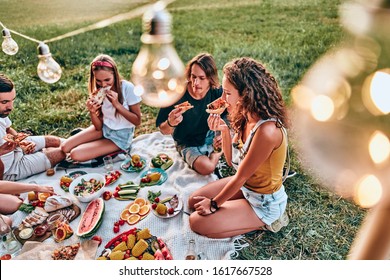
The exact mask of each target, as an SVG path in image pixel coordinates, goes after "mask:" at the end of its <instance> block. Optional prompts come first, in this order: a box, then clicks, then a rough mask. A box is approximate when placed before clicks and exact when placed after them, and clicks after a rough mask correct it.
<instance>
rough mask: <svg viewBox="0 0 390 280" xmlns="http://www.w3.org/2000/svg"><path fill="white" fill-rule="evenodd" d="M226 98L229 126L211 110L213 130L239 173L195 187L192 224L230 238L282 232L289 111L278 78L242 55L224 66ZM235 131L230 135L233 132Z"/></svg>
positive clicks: (201, 231)
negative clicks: (252, 232) (249, 233)
mask: <svg viewBox="0 0 390 280" xmlns="http://www.w3.org/2000/svg"><path fill="white" fill-rule="evenodd" d="M223 74H224V76H223V80H222V87H223V97H224V98H225V99H226V101H227V102H228V103H229V105H230V106H229V108H228V110H229V118H230V126H231V128H232V130H233V132H234V133H232V132H231V130H230V128H229V127H228V126H227V124H226V123H225V122H224V121H223V120H222V119H221V118H220V116H219V115H211V116H210V117H209V119H208V124H209V127H210V129H211V130H214V131H221V132H222V148H223V152H224V154H225V157H226V161H227V163H228V164H229V165H233V167H234V168H235V169H236V171H237V172H236V174H235V175H234V176H231V177H227V178H223V179H220V180H218V181H215V182H211V183H209V184H207V185H206V186H204V187H202V188H201V189H199V190H197V191H195V192H194V193H193V194H192V195H191V196H190V199H189V206H190V207H191V208H193V209H195V211H194V212H193V213H192V214H191V216H190V226H191V229H192V230H193V231H195V232H196V233H198V234H201V235H205V236H208V237H211V238H226V237H232V236H236V235H240V234H244V233H247V232H250V231H253V230H259V229H266V230H270V231H273V232H277V231H279V230H280V229H281V228H282V227H283V226H285V225H287V223H288V216H287V213H286V206H287V194H286V192H285V190H284V186H283V179H284V178H283V166H284V164H285V161H286V156H287V146H288V142H287V133H286V128H285V127H286V125H287V116H286V108H285V105H284V102H283V98H282V95H281V92H280V89H279V87H278V84H277V82H276V80H275V78H274V77H273V76H272V75H271V74H270V73H269V72H268V71H267V70H266V69H265V67H264V66H263V65H262V64H261V63H260V62H258V61H256V60H253V59H251V58H246V57H244V58H239V59H235V60H233V61H231V62H229V63H227V64H226V65H225V66H224V68H223ZM233 134H234V136H233V137H232V135H233Z"/></svg>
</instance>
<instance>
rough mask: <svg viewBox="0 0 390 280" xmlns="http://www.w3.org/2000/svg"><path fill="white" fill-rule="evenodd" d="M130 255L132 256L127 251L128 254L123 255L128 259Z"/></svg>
mask: <svg viewBox="0 0 390 280" xmlns="http://www.w3.org/2000/svg"><path fill="white" fill-rule="evenodd" d="M130 257H131V255H130V254H128V253H126V254H125V255H124V256H123V259H128V258H130Z"/></svg>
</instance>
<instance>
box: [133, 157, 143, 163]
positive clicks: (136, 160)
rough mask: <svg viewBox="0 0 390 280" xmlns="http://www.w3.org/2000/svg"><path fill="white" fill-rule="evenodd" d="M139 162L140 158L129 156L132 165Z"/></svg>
mask: <svg viewBox="0 0 390 280" xmlns="http://www.w3.org/2000/svg"><path fill="white" fill-rule="evenodd" d="M140 160H141V157H140V156H139V155H132V156H131V161H132V162H133V163H138V162H139V161H140Z"/></svg>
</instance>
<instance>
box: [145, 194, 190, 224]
mask: <svg viewBox="0 0 390 280" xmlns="http://www.w3.org/2000/svg"><path fill="white" fill-rule="evenodd" d="M182 208H183V202H182V200H181V199H180V198H179V197H178V195H177V194H173V195H170V194H166V193H164V194H162V195H161V196H157V197H156V198H155V199H154V203H153V204H152V209H153V210H154V211H153V214H155V215H156V216H157V217H159V218H162V219H167V218H172V217H175V216H176V215H177V214H179V213H180V211H181V210H182Z"/></svg>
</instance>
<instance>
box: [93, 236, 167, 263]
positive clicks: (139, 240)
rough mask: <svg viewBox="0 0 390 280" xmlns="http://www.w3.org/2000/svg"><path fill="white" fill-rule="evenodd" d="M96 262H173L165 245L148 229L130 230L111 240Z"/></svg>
mask: <svg viewBox="0 0 390 280" xmlns="http://www.w3.org/2000/svg"><path fill="white" fill-rule="evenodd" d="M97 259H98V260H173V257H172V255H171V253H170V251H169V250H168V247H167V245H166V244H165V243H164V241H163V240H162V239H161V238H160V237H156V236H154V235H152V234H151V233H150V231H149V229H148V228H144V229H142V230H141V229H137V228H132V229H130V230H128V231H126V232H123V233H121V234H119V235H117V236H115V237H114V238H113V239H111V240H110V241H109V242H108V243H107V244H106V245H105V247H104V250H103V251H102V252H101V254H100V256H99V257H98V258H97Z"/></svg>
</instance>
